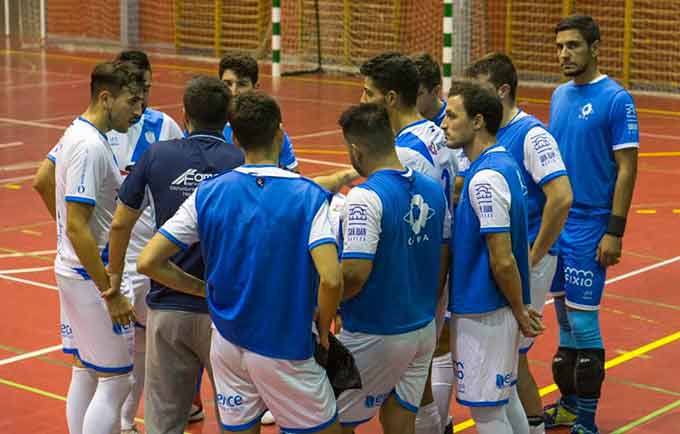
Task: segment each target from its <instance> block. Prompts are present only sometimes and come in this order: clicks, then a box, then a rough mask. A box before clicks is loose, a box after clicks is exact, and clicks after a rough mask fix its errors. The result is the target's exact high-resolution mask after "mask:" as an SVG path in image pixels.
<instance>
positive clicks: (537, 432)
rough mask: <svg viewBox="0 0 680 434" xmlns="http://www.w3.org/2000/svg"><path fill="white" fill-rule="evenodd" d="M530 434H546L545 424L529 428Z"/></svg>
mask: <svg viewBox="0 0 680 434" xmlns="http://www.w3.org/2000/svg"><path fill="white" fill-rule="evenodd" d="M529 434H545V423H541V424H540V425H536V426H531V425H530V426H529Z"/></svg>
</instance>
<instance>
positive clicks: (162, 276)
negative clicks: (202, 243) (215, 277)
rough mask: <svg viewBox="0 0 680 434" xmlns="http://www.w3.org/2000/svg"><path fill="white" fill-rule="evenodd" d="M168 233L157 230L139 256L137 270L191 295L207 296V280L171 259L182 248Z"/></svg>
mask: <svg viewBox="0 0 680 434" xmlns="http://www.w3.org/2000/svg"><path fill="white" fill-rule="evenodd" d="M167 237H168V235H167V233H164V232H157V233H156V234H155V235H154V236H153V238H151V241H149V244H147V245H146V247H144V250H142V253H141V254H140V255H139V258H137V271H139V272H140V273H142V274H145V275H147V276H149V277H150V278H151V279H153V280H155V281H156V282H158V283H160V284H162V285H165V286H167V287H168V288H173V289H176V290H177V291H180V292H184V293H186V294H189V295H195V296H199V297H205V282H204V281H203V280H201V279H199V278H197V277H194V276H192V275H191V274H189V273H187V272H186V271H184V270H182V269H181V268H179V267H178V266H177V265H176V264H174V263H173V262H172V261H170V258H172V257H173V256H175V255H176V254H177V253H179V252H180V250H181V248H180V247H179V246H178V245H177V244H176V243H175V242H173V241H171V240H170V239H169V238H167Z"/></svg>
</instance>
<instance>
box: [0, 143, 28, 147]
mask: <svg viewBox="0 0 680 434" xmlns="http://www.w3.org/2000/svg"><path fill="white" fill-rule="evenodd" d="M23 144H24V142H9V143H2V144H0V149H6V148H16V147H17V146H21V145H23Z"/></svg>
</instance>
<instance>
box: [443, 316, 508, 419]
mask: <svg viewBox="0 0 680 434" xmlns="http://www.w3.org/2000/svg"><path fill="white" fill-rule="evenodd" d="M450 330H451V357H452V359H453V367H454V370H455V373H456V380H457V382H458V387H457V394H456V400H457V401H458V402H459V403H460V404H462V405H465V406H468V407H492V406H497V405H505V404H507V403H508V399H509V397H510V391H511V388H512V387H514V385H515V383H517V361H518V359H519V354H518V352H517V348H518V346H519V335H520V332H519V327H518V325H517V321H516V320H515V317H514V316H513V314H512V311H511V310H510V308H509V307H504V308H501V309H498V310H495V311H493V312H489V313H486V314H482V315H475V316H462V315H455V314H454V315H453V317H452V318H451V329H450Z"/></svg>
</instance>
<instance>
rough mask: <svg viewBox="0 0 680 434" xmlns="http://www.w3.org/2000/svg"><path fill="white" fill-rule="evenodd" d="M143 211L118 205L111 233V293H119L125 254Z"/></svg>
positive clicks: (121, 204)
mask: <svg viewBox="0 0 680 434" xmlns="http://www.w3.org/2000/svg"><path fill="white" fill-rule="evenodd" d="M141 214H142V213H141V211H137V210H135V209H132V208H129V207H128V206H126V205H125V204H123V203H118V206H117V207H116V213H115V214H114V215H113V222H112V223H111V232H110V233H109V274H110V277H111V291H119V290H120V285H121V281H122V276H123V269H124V268H125V253H126V252H127V248H128V244H129V243H130V234H131V233H132V229H133V228H134V226H135V223H137V219H139V216H140V215H141Z"/></svg>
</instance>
